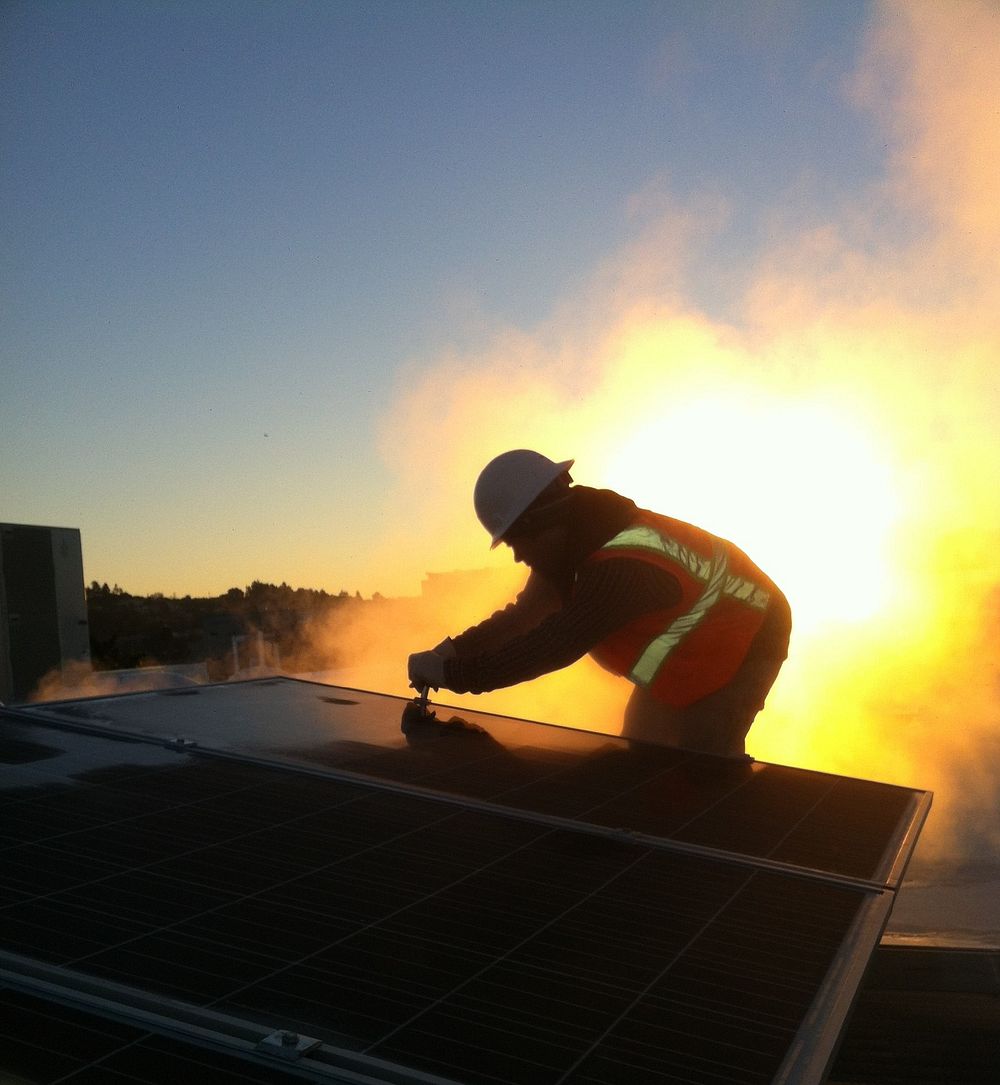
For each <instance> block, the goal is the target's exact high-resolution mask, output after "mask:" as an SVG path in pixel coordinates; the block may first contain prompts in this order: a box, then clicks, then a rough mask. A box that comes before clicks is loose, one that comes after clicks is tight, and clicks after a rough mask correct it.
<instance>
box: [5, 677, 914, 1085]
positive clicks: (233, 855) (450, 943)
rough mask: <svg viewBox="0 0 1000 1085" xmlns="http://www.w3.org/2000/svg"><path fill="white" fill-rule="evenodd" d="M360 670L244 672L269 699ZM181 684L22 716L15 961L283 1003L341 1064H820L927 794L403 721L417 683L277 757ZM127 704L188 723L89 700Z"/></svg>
mask: <svg viewBox="0 0 1000 1085" xmlns="http://www.w3.org/2000/svg"><path fill="white" fill-rule="evenodd" d="M229 688H230V689H236V693H237V700H238V701H239V702H241V704H240V705H238V706H237V707H238V708H241V705H242V702H243V701H245V700H246V697H247V694H248V693H249V692H250V690H249V689H248V687H247V686H244V687H243V688H236V687H229ZM215 690H216V687H211V688H210V689H209V690H206V691H205V692H206V693H207V695H208V699H209V700H211V701H214V703H215V711H216V712H218V711H219V706H220V705H221V704H222V703H223V702H224V697H220V696H219V695H218V694H217V693H216V692H215ZM348 692H351V691H336V690H331V689H329V688H324V687H317V686H314V685H309V684H306V683H293V682H289V683H277V684H275V683H270V684H254V689H253V693H254V695H255V697H256V698H257V700H258V703H257V706H256V711H257V714H258V717H259V718H261V719H266V718H270V719H272V721H273V720H274V719H275V718H276V717H277V716H278V715H279V714H280V713H282V712H285V713H287V712H288V711H289V702H290V701H291V702H294V701H295V700H296V699H302V698H303V697H309V698H312V699H313V700H315V701H316V702H317V704H319V705H322V706H323V707H322V708H321V709H320V711H322V712H326V711H328V708H327V707H326V706H327V704H328V702H324V701H320V700H319V697H320V696H326V697H331V698H337V699H338V701H342V700H355V701H357V702H358V704H356V705H348V706H344V705H342V704H339V703H334V704H333V705H332V707H333V709H334V710H335V711H340V710H341V709H348V708H356V707H358V706H359V705H360V703H361V701H362V695H360V694H358V693H356V692H351V695H350V697H348ZM272 693H274V694H275V697H274V700H272V701H271V702H270V703H268V697H269V696H270V695H271V694H272ZM393 700H394V699H391V698H380V699H378V702H377V703H378V705H379V707H380V710H381V709H384V708H385V707H386V702H391V701H393ZM163 703H164V701H163V699H158V698H156V697H144V698H132V697H122V698H115V699H104V700H102V701H101V702H77V703H75V704H73V705H68V706H62V707H63V708H73V709H74V710H75V712H74V713H67V712H64V711H58V712H52V710H51V709H50V710H48V711H45V710H41V709H36V710H32V711H30V712H22V711H19V712H18V713H16V714H14V715H11V714H8V715H7V718H6V721H5V723H4V727H3V732H2V735H0V739H2V741H0V758H5V759H6V760H7V762H8V763H7V764H4V765H2V766H0V803H2V806H0V810H2V815H0V849H2V853H3V862H2V875H0V884H2V893H3V895H2V897H0V949H2V951H3V963H4V966H5V968H4V975H5V977H6V982H7V983H8V984H9V985H11V986H12V987H14V988H17V989H18V990H19V991H20V992H22V993H24V992H27V993H29V994H31V996H32V997H38V996H39V995H40V994H41V996H42V997H45V998H46V999H52V998H55V999H57V1000H60V1001H61V1002H63V1003H66V1004H69V1005H72V1006H73V1008H74V1010H77V1011H80V1012H85V1011H86V1010H87V1006H88V1005H89V1003H88V1001H87V1000H88V999H90V1000H94V999H98V1000H99V1001H100V1002H101V1004H102V1006H103V1007H104V1010H105V1011H106V1009H107V1005H109V1004H110V1005H113V1006H114V1007H115V1013H116V1014H117V1015H118V1016H119V1018H120V1019H122V1020H125V1021H131V1020H132V1018H131V1017H130V1016H129V1015H130V1013H132V1014H133V1015H134V1014H137V1013H138V1012H139V1010H138V1009H136V1007H137V1006H140V1005H141V1006H142V1007H143V1009H142V1012H143V1013H145V1014H147V1015H149V1014H152V1017H150V1018H148V1019H147V1018H143V1020H144V1021H146V1022H147V1023H148V1020H152V1019H155V1022H156V1029H155V1030H153V1031H157V1030H158V1031H164V1030H165V1029H166V1030H167V1031H170V1030H171V1029H174V1030H181V1026H180V1025H179V1024H177V1022H178V1021H180V1020H181V1019H183V1021H184V1022H186V1025H185V1027H186V1028H188V1030H189V1032H190V1033H191V1035H190V1036H188V1035H187V1033H185V1034H184V1035H185V1038H186V1039H191V1038H192V1037H196V1038H197V1040H198V1042H199V1043H205V1042H206V1040H205V1036H206V1035H211V1036H213V1037H215V1038H216V1039H215V1040H214V1041H213V1042H214V1043H215V1045H216V1047H219V1046H220V1045H221V1046H222V1048H224V1047H225V1043H226V1042H227V1041H225V1040H219V1039H218V1037H219V1036H220V1035H222V1036H225V1035H231V1034H233V1033H234V1032H239V1033H240V1035H241V1036H242V1037H243V1038H242V1039H241V1041H240V1042H241V1043H243V1044H244V1045H245V1044H246V1043H247V1041H246V1035H245V1034H246V1030H247V1029H249V1030H250V1031H251V1032H253V1030H256V1032H255V1033H253V1035H254V1036H256V1037H258V1040H257V1042H259V1038H260V1037H263V1036H265V1035H267V1034H270V1033H272V1032H274V1030H292V1031H294V1032H295V1033H296V1034H299V1035H302V1036H308V1037H312V1038H315V1040H317V1041H319V1046H318V1047H317V1048H316V1049H315V1050H313V1051H311V1052H310V1054H309V1055H308V1057H307V1058H304V1059H303V1060H301V1061H300V1062H296V1064H295V1067H297V1068H298V1069H302V1067H304V1066H306V1064H308V1072H309V1073H310V1074H315V1075H318V1076H319V1077H323V1076H327V1077H330V1078H331V1079H333V1080H348V1079H354V1080H360V1078H358V1075H361V1077H362V1078H364V1079H365V1080H373V1081H416V1080H427V1077H426V1076H427V1075H429V1076H430V1078H431V1079H433V1080H446V1081H459V1082H466V1083H469V1085H474V1083H496V1082H508V1083H511V1085H519V1083H521V1082H524V1083H534V1082H539V1083H542V1082H544V1083H558V1082H581V1083H582V1082H588V1083H590V1082H594V1083H596V1082H616V1083H617V1082H621V1081H622V1080H629V1081H633V1080H635V1081H649V1082H654V1081H655V1082H686V1083H688V1085H690V1083H692V1082H694V1083H697V1082H704V1083H706V1085H708V1083H712V1085H718V1082H720V1081H730V1082H769V1081H774V1080H780V1079H781V1077H782V1075H785V1078H786V1079H788V1080H791V1079H790V1078H788V1077H787V1075H788V1074H789V1073H790V1072H792V1070H790V1067H793V1068H794V1074H795V1078H794V1079H795V1080H818V1079H819V1076H820V1075H821V1073H822V1069H823V1068H824V1067H825V1065H826V1060H827V1059H828V1058H829V1054H830V1051H831V1050H832V1047H833V1044H834V1042H835V1039H836V1035H837V1032H838V1031H839V1027H840V1025H841V1024H842V1022H843V1017H844V1015H845V1014H846V1011H847V1008H848V1006H849V1001H850V999H849V997H848V998H847V1001H846V1002H845V1001H844V991H845V990H847V992H848V994H850V993H852V992H853V990H854V989H855V988H856V986H857V983H858V982H860V974H861V971H860V970H861V969H863V967H864V963H865V961H866V960H867V955H868V953H870V951H871V949H872V948H873V947H874V945H875V943H876V942H877V939H878V935H879V932H880V931H881V929H882V926H883V925H884V923H885V921H886V919H887V917H888V912H889V909H890V908H891V901H892V896H893V893H892V891H891V885H890V881H892V880H894V879H896V878H897V877H898V876H899V868H900V858H899V854H900V852H901V851H903V852H905V851H906V849H907V848H908V847H912V836H913V831H914V830H913V826H914V824H915V822H916V821H918V820H919V814H918V809H919V808H920V803H919V798H920V793H915V792H911V791H909V790H907V789H903V788H886V787H884V786H883V785H874V784H873V785H866V784H865V783H864V782H862V781H845V780H842V779H841V778H839V777H830V776H825V775H823V774H817V773H801V772H800V771H799V770H791V769H781V768H780V767H778V766H757V765H755V764H739V765H732V764H726V763H720V762H719V761H718V760H717V759H711V758H699V757H692V756H691V755H687V754H684V753H681V752H680V751H674V750H666V749H657V748H655V747H644V748H640V747H636V746H630V745H629V744H626V743H624V742H623V741H622V740H619V739H613V738H609V737H608V736H604V735H597V734H586V733H573V732H569V733H565V732H561V731H560V729H555V728H549V727H545V726H540V725H532V724H530V723H526V722H524V721H514V720H505V719H504V718H503V717H495V718H486V717H484V716H480V717H478V718H477V720H476V721H475V722H476V724H477V725H479V726H483V727H484V728H485V729H486V730H487V731H488V732H489V734H487V735H483V734H480V733H476V732H474V733H471V734H469V733H461V732H455V733H453V734H451V735H448V734H437V733H432V734H431V735H430V736H429V737H428V738H426V739H425V740H420V741H419V742H417V743H416V744H411V743H410V742H409V741H408V739H407V736H405V735H403V734H402V733H401V732H400V730H399V720H398V715H399V711H400V709H401V708H402V702H400V701H398V700H397V701H396V703H395V705H394V706H393V707H394V708H395V710H396V714H397V720H396V722H395V728H394V731H393V732H392V734H391V738H390V737H388V736H387V735H385V728H384V727H382V728H381V734H382V735H383V737H384V741H385V743H386V744H385V745H384V746H382V747H380V746H379V744H378V741H376V740H377V739H378V738H379V735H380V725H379V724H378V723H376V724H375V725H374V726H373V727H372V733H371V734H369V735H368V738H369V739H371V741H367V742H362V741H361V739H360V738H358V737H357V736H356V735H355V734H351V733H350V732H348V735H347V737H344V736H343V735H342V734H341V737H338V733H339V732H338V731H337V730H336V728H335V727H333V726H331V725H330V722H329V720H328V719H325V720H323V719H322V718H321V722H323V727H322V728H320V733H319V734H318V735H317V736H314V741H313V742H312V744H311V745H310V744H309V743H305V742H303V741H295V742H292V743H287V742H285V743H278V742H276V741H275V738H276V737H277V736H275V735H274V733H273V731H272V732H271V733H270V734H269V735H268V736H267V738H268V739H269V740H270V748H271V749H272V750H273V749H274V747H279V748H280V749H281V750H283V751H284V753H282V754H281V755H280V756H281V758H282V762H281V764H280V765H277V764H264V763H260V761H261V759H262V758H263V756H264V754H265V753H266V752H267V751H266V750H262V748H261V744H260V743H259V742H258V741H257V737H258V736H257V734H256V733H255V732H254V728H253V726H252V721H251V726H249V727H248V728H247V730H246V731H245V732H244V734H243V736H242V738H240V739H238V740H237V741H235V742H233V741H230V740H226V739H224V736H223V735H222V733H221V730H219V729H217V730H216V732H215V734H214V736H213V735H212V734H211V733H210V727H207V728H202V729H201V730H198V729H197V728H195V727H193V726H192V723H193V722H196V721H192V719H191V718H185V714H186V713H187V710H188V706H189V705H191V704H193V703H201V702H200V701H199V699H198V698H194V697H188V698H183V699H181V698H176V699H173V700H172V701H170V702H169V703H171V704H172V705H173V706H174V707H173V715H170V717H169V719H170V720H171V721H172V726H164V720H165V719H167V717H165V716H163V714H162V705H163ZM143 705H146V706H147V707H148V706H154V707H153V721H152V723H150V722H149V717H146V720H147V722H146V724H145V725H143V726H136V725H135V720H136V719H137V718H139V717H140V716H141V713H140V711H139V710H140V709H141V708H142V707H143ZM310 707H311V706H310ZM46 718H47V719H48V720H49V721H52V720H59V721H60V723H61V725H60V726H59V727H52V726H47V725H46V723H45V722H44V721H45V720H46ZM206 718H208V719H209V720H210V721H211V719H212V718H213V717H212V714H211V713H206ZM484 719H485V720H486V723H482V722H481V720H484ZM27 720H31V721H32V722H30V723H29V722H26V721H27ZM125 724H130V725H131V726H132V727H133V729H134V731H135V733H136V734H139V733H142V732H143V731H145V734H146V735H147V737H151V735H152V734H153V732H154V731H156V730H158V731H160V732H161V737H167V738H175V737H176V736H177V734H178V733H179V732H181V733H184V734H185V735H186V736H187V737H194V738H196V739H197V741H198V742H199V747H198V748H191V747H190V746H183V745H180V746H178V745H176V744H175V745H174V746H173V747H172V748H170V749H166V748H164V747H163V745H162V744H160V745H154V744H152V743H145V742H142V743H140V742H136V741H128V742H125V741H122V736H114V735H109V734H93V733H88V734H85V733H82V732H80V731H79V730H78V729H77V728H79V727H80V726H81V725H83V726H86V727H91V728H93V727H100V728H106V729H113V728H115V727H118V728H122V729H124V726H125ZM215 726H216V727H217V728H219V727H220V725H219V724H218V722H217V723H216V724H215ZM298 726H300V727H301V728H305V727H306V725H303V724H302V721H301V719H300V721H299V724H298ZM313 726H314V725H313V724H312V723H310V724H308V727H313ZM299 738H301V735H300V736H299ZM209 742H212V743H215V744H216V745H217V746H218V749H219V750H220V751H221V752H224V753H225V755H226V756H225V757H222V756H215V755H210V754H208V753H206V752H203V751H204V746H206V745H208V744H209ZM477 744H478V748H477V749H472V747H475V746H476V745H477ZM239 747H242V750H241V749H240V748H239ZM359 747H363V748H360V749H359ZM317 750H318V751H319V752H318V754H317ZM428 750H430V751H431V753H430V754H429V755H428V753H427V751H428ZM449 751H453V752H449ZM243 753H245V754H246V755H247V757H248V758H253V759H254V760H249V759H247V760H240V757H241V756H242V754H243ZM412 755H416V756H412ZM272 756H273V757H277V756H279V755H278V754H277V753H274V754H273V755H272ZM345 765H349V766H350V768H348V769H345V768H344V766H345ZM359 765H362V766H364V768H365V769H366V771H365V772H364V773H362V772H361V771H359ZM386 765H394V766H398V767H399V768H398V771H396V772H393V771H387V770H386V769H385V766H386ZM379 766H380V769H379V771H376V767H379ZM491 778H492V780H493V785H492V786H491V785H490V783H489V781H490V779H491ZM445 784H446V786H444V785H445ZM886 800H888V808H889V809H888V813H887V812H886V809H887V806H886ZM845 812H846V813H848V814H850V815H851V816H852V817H855V818H856V819H857V822H858V823H861V824H863V825H864V826H868V825H869V824H871V825H874V829H873V830H872V832H870V833H868V832H867V829H866V834H867V836H869V837H872V836H874V837H876V838H877V842H876V843H875V844H874V845H873V844H872V843H871V842H870V840H866V841H865V842H864V843H863V844H859V842H858V841H857V840H856V839H855V836H856V835H857V834H854V835H852V834H851V831H850V830H851V825H847V826H846V828H845V827H844V825H843V822H842V821H841V820H838V819H840V818H842V817H843V816H845ZM734 822H737V823H739V824H737V825H734V824H733V823H734ZM621 827H624V828H626V829H628V830H630V831H626V832H621V831H618V830H619V828H621ZM832 829H836V830H837V831H836V832H835V833H834V832H832V831H831V830H832ZM907 841H909V843H907ZM740 849H742V850H740ZM150 1000H152V1005H153V1007H154V1010H155V1013H154V1012H153V1011H152V1010H150V1008H149V1007H150ZM129 1007H132V1009H131V1010H130V1009H129ZM163 1022H167V1023H168V1024H167V1025H164V1024H163ZM171 1022H172V1023H173V1024H170V1023H171ZM226 1022H228V1023H229V1024H228V1025H225V1027H224V1023H226ZM233 1022H236V1023H238V1024H236V1025H233V1024H232V1023H233ZM209 1024H211V1028H209ZM227 1030H228V1031H227ZM241 1030H242V1031H241ZM147 1031H149V1030H147ZM144 1035H145V1034H144ZM102 1042H103V1041H102ZM143 1042H152V1041H143ZM232 1042H235V1041H232ZM242 1054H243V1055H244V1056H245V1057H250V1055H252V1056H253V1057H256V1058H258V1059H259V1060H261V1061H262V1062H264V1063H266V1062H268V1061H269V1055H268V1054H267V1053H264V1052H260V1051H258V1049H257V1047H256V1043H255V1044H254V1045H252V1047H251V1050H250V1055H248V1054H247V1052H246V1051H245V1050H244V1051H242ZM270 1061H272V1062H273V1058H270ZM0 1065H2V1063H0ZM295 1067H293V1068H295ZM283 1072H290V1070H286V1071H283ZM303 1072H304V1071H303ZM338 1075H339V1076H338ZM345 1075H346V1076H345ZM352 1075H354V1077H353V1078H352ZM421 1075H424V1076H423V1077H422V1076H421ZM810 1075H812V1077H810ZM69 1080H73V1079H72V1078H71V1079H69ZM81 1080H82V1079H81ZM108 1080H111V1079H108ZM251 1080H256V1079H251Z"/></svg>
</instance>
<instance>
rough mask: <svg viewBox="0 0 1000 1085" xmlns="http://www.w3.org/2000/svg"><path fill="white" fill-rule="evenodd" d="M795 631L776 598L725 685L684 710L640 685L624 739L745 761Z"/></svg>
mask: <svg viewBox="0 0 1000 1085" xmlns="http://www.w3.org/2000/svg"><path fill="white" fill-rule="evenodd" d="M791 629H792V619H791V612H790V610H789V608H788V603H787V602H786V600H785V598H784V596H781V595H777V596H775V598H774V599H772V600H771V603H770V605H769V606H768V610H767V614H766V615H765V617H764V622H763V624H762V625H761V627H760V629H759V630H758V631H757V635H756V636H755V637H754V639H753V641H752V642H751V644H750V650H749V651H748V652H747V656H746V659H744V661H743V663H742V664H741V665H740V669H739V670H738V671H737V672H736V674H735V675H734V677H733V679H732V680H731V681H730V682H729V683H728V684H727V685H725V686H723V687H722V689H719V690H716V691H715V692H714V693H710V694H709V695H708V696H707V697H702V699H701V700H700V701H695V702H694V704H691V705H687V706H685V707H684V708H674V707H672V706H671V705H667V704H663V703H662V702H661V701H657V700H656V699H655V698H654V697H653V696H652V694H650V693H649V691H648V690H646V689H643V688H642V687H641V686H636V688H635V690H634V691H633V693H632V696H631V697H630V698H629V702H628V704H627V705H626V707H625V721H624V724H623V726H622V735H623V737H625V738H631V739H636V740H637V741H641V742H653V743H656V744H657V745H661V746H681V747H684V748H685V749H689V750H697V751H698V752H700V753H712V754H721V755H722V756H724V757H742V756H744V754H745V745H744V739H745V737H746V733H747V731H749V730H750V727H751V725H752V724H753V721H754V718H755V717H756V715H757V713H758V712H760V710H761V709H762V708H763V707H764V700H765V698H766V697H767V694H768V692H769V691H770V689H771V686H773V685H774V680H775V679H776V678H777V677H778V671H779V670H781V665H782V663H784V661H785V659H786V658H787V656H788V640H789V636H790V635H791Z"/></svg>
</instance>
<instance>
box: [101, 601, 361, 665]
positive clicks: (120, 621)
mask: <svg viewBox="0 0 1000 1085" xmlns="http://www.w3.org/2000/svg"><path fill="white" fill-rule="evenodd" d="M86 594H87V613H88V618H89V624H90V650H91V659H92V661H93V665H94V667H95V668H96V669H98V670H118V669H122V668H130V667H140V666H144V665H150V664H154V663H156V664H170V663H202V662H204V663H205V664H207V666H208V672H209V676H210V677H211V678H212V679H213V680H222V679H224V678H226V677H228V676H229V675H230V674H231V673H232V671H233V669H234V663H233V657H232V645H233V638H234V637H235V638H237V639H239V638H243V637H247V636H249V635H254V634H257V633H261V634H263V635H264V637H265V638H266V639H267V641H268V642H269V643H270V644H272V645H274V646H276V647H277V649H278V651H279V652H280V656H281V660H282V664H283V667H284V668H285V669H288V670H295V671H314V670H325V669H327V668H330V667H336V666H337V665H338V662H339V661H338V660H337V659H336V658H334V657H332V656H331V655H330V653H329V649H324V648H323V647H321V646H319V645H317V643H316V638H314V637H313V636H312V635H311V632H312V629H313V628H314V627H315V626H316V625H317V624H320V623H329V621H330V620H331V619H332V618H334V617H335V616H336V615H337V613H338V611H340V610H342V609H343V608H355V607H359V606H362V607H363V606H366V605H371V603H373V602H377V601H379V600H380V599H381V596H379V594H378V593H377V592H376V593H375V595H374V596H372V599H371V600H370V601H369V600H365V599H363V598H362V596H361V593H360V592H356V593H355V594H354V595H351V594H350V593H348V592H346V591H341V592H340V593H339V594H337V595H331V594H330V593H329V592H326V591H322V590H316V589H313V588H292V587H289V585H288V584H285V583H284V582H283V583H281V584H267V583H264V582H263V581H260V580H255V581H254V582H253V583H252V584H250V585H248V586H247V587H246V588H230V589H229V590H228V591H227V592H225V593H224V594H222V595H216V596H209V597H205V598H197V597H192V596H190V595H185V596H183V597H182V598H178V597H177V596H165V595H163V594H162V593H160V592H156V593H154V594H153V595H148V596H141V595H131V594H130V593H129V592H127V591H125V590H124V589H123V588H121V587H119V585H117V584H115V585H113V586H112V587H108V585H107V584H106V583H104V584H99V583H98V582H97V581H96V580H95V581H92V582H91V584H90V585H89V587H87V589H86Z"/></svg>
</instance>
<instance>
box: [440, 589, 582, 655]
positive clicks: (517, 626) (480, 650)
mask: <svg viewBox="0 0 1000 1085" xmlns="http://www.w3.org/2000/svg"><path fill="white" fill-rule="evenodd" d="M561 606H562V600H561V599H560V598H559V593H558V592H557V591H556V589H555V588H554V587H553V586H552V585H551V583H550V582H549V581H548V580H546V579H545V577H543V576H541V575H540V574H538V573H536V572H531V573H530V574H529V576H528V579H527V581H526V583H525V585H524V587H523V588H522V589H521V591H520V592H519V593H518V596H517V598H516V599H515V600H514V602H513V603H509V604H508V605H507V606H506V607H504V608H503V609H502V610H498V611H496V612H495V613H494V614H491V615H490V616H489V617H488V618H486V619H485V620H484V621H481V622H480V623H479V624H478V625H474V626H472V627H471V628H470V629H466V630H465V632H464V633H460V634H459V635H458V636H457V637H453V638H451V639H450V641H449V642H445V643H450V645H451V648H452V649H453V652H454V654H455V655H458V656H463V657H471V656H478V655H482V654H484V653H486V652H494V651H496V650H497V649H499V648H500V647H502V646H503V645H504V644H508V643H509V642H510V641H512V640H513V639H514V638H515V637H519V636H522V635H523V634H524V633H527V632H528V631H529V630H531V629H534V628H535V627H536V626H538V625H540V624H541V622H543V621H544V620H545V618H547V617H548V616H549V615H550V614H553V613H554V612H555V611H557V610H559V608H560V607H561ZM442 647H443V646H442V645H438V648H439V649H440V648H442ZM449 654H450V653H449Z"/></svg>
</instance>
